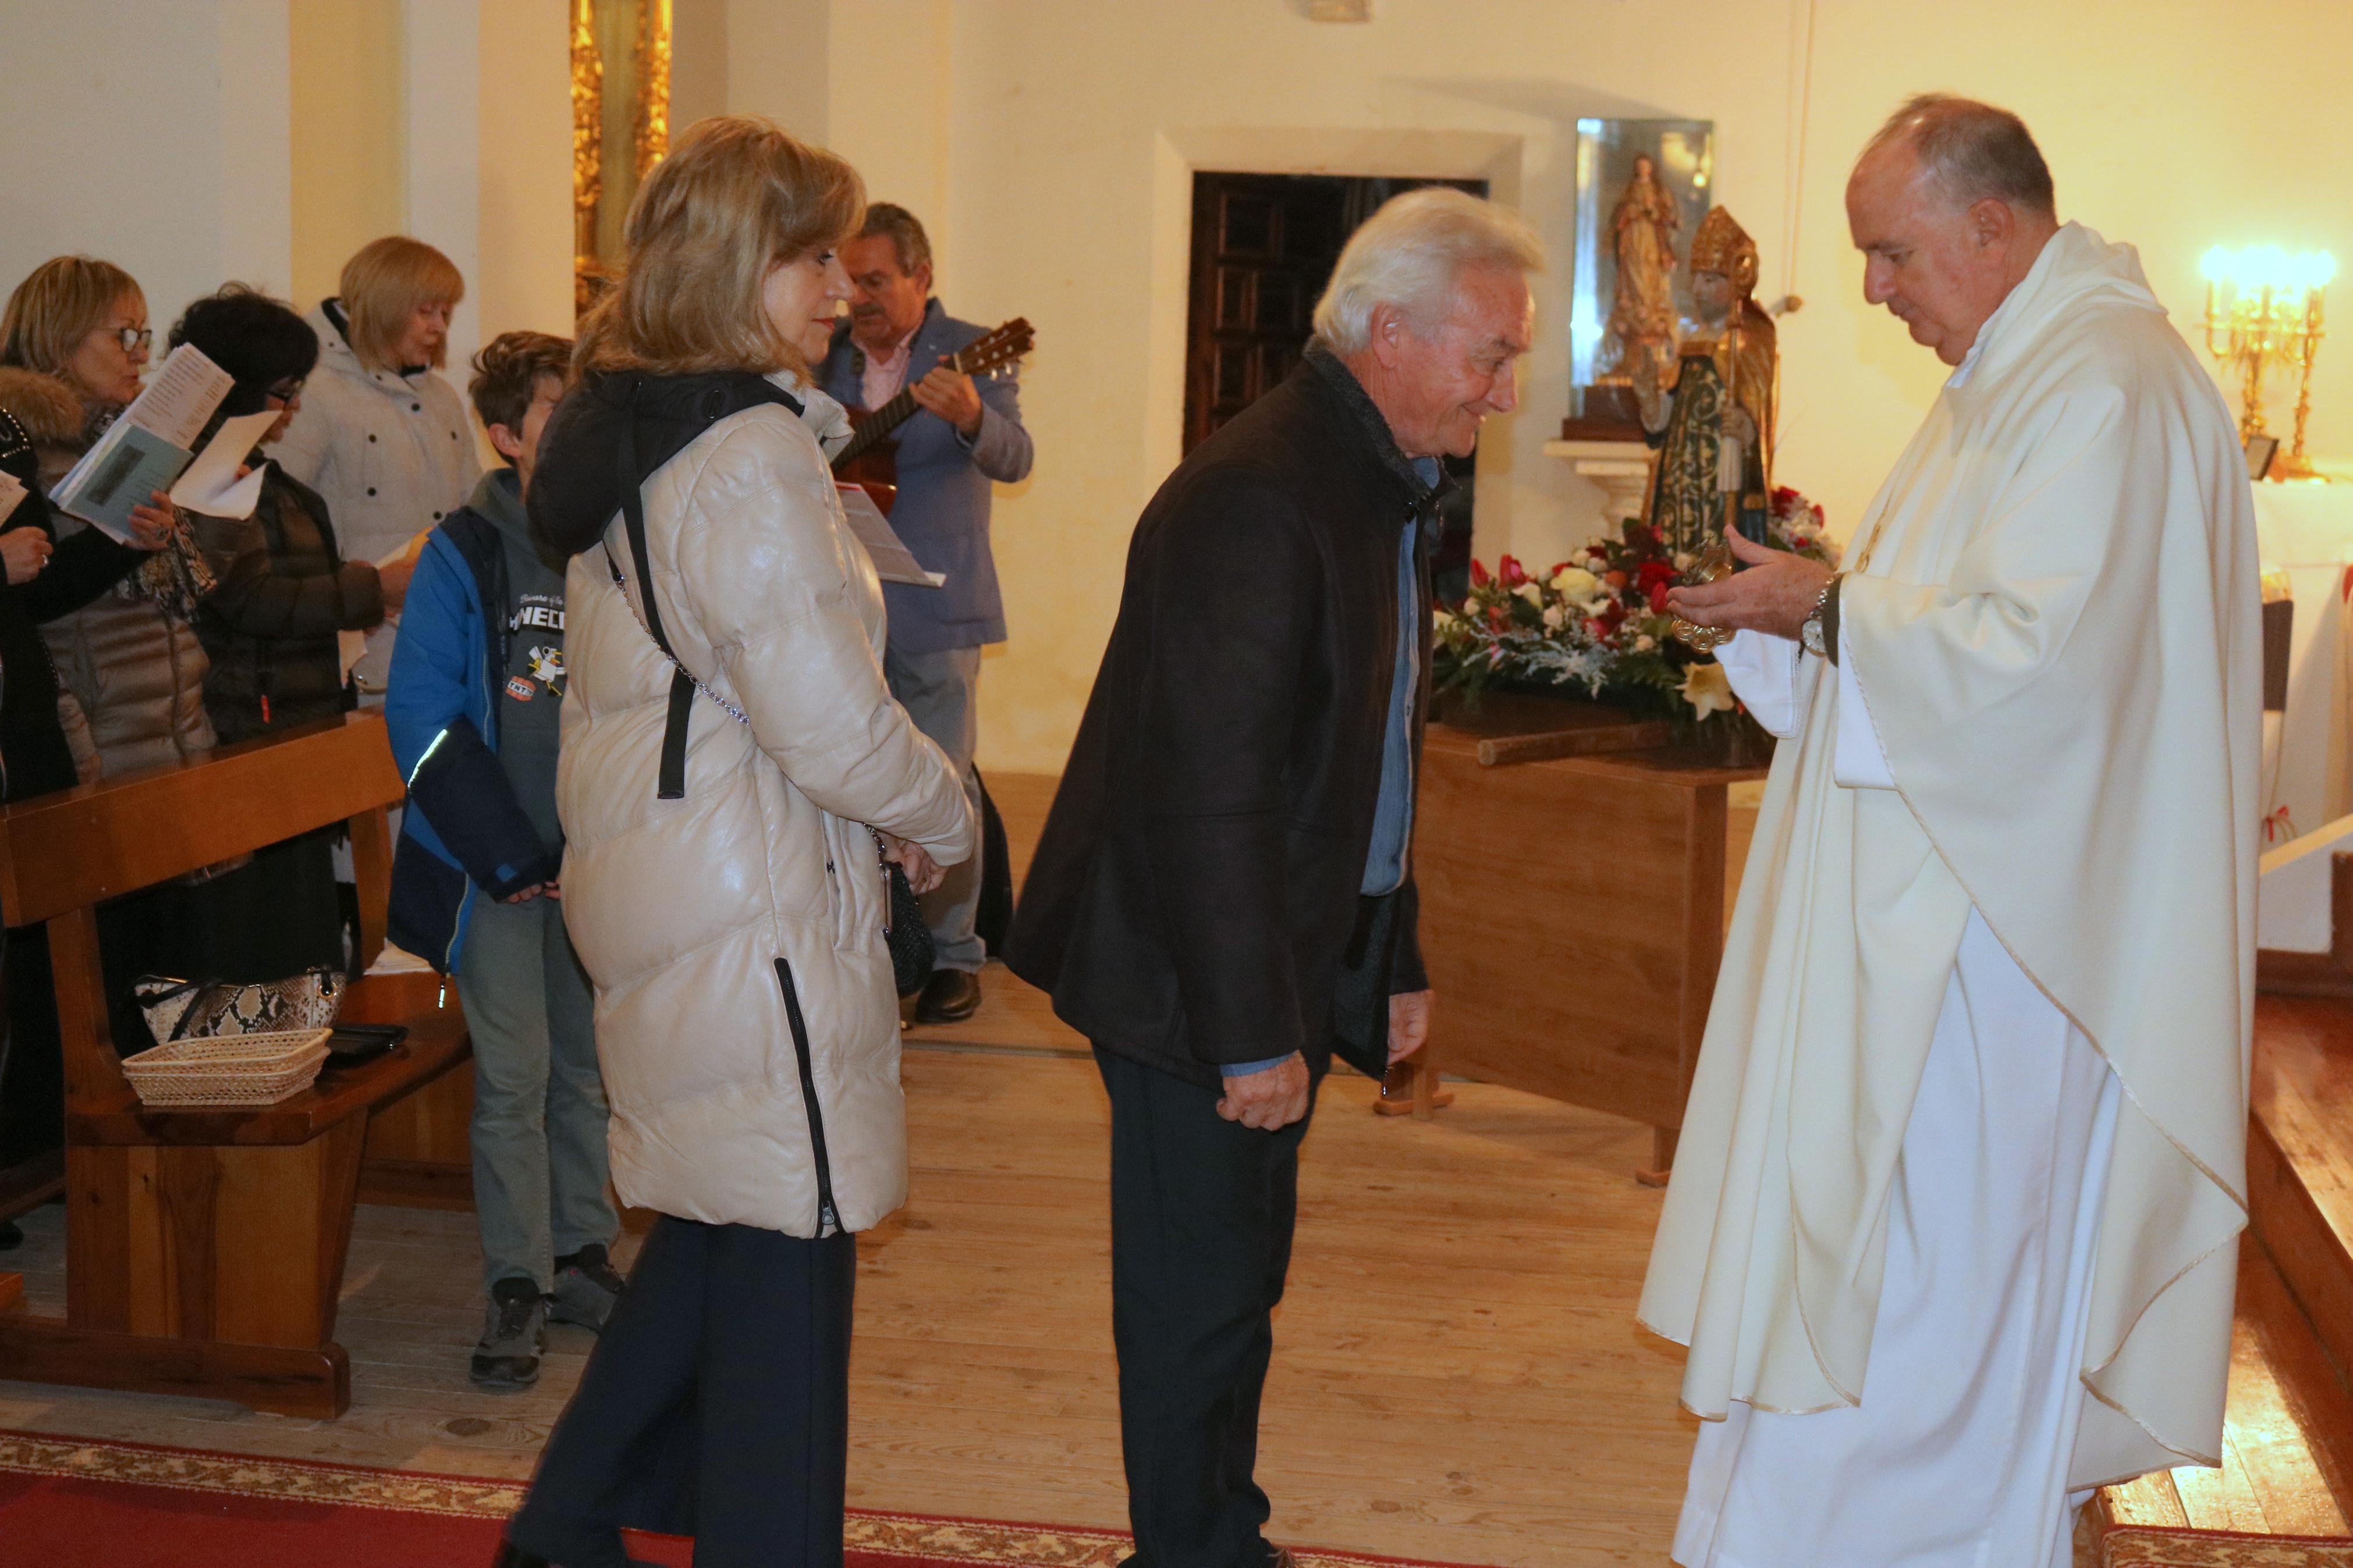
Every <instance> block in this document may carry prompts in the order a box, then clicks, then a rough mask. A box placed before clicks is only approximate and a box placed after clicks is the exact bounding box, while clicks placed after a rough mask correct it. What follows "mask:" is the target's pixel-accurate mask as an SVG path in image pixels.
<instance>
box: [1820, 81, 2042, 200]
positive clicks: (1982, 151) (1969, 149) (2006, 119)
mask: <svg viewBox="0 0 2353 1568" xmlns="http://www.w3.org/2000/svg"><path fill="white" fill-rule="evenodd" d="M1899 144H1901V145H1908V146H1909V147H1910V148H1911V149H1912V151H1913V153H1914V154H1915V155H1916V156H1917V157H1918V158H1919V160H1920V166H1921V168H1923V169H1924V170H1926V172H1927V174H1928V177H1929V178H1930V179H1931V180H1933V181H1935V182H1936V187H1937V188H1938V189H1939V190H1941V191H1942V192H1943V193H1944V194H1945V196H1946V198H1947V200H1949V201H1950V202H1952V204H1953V205H1955V206H1960V207H1966V206H1970V205H1974V204H1976V203H1978V202H1981V201H1984V200H1986V199H1987V198H1988V197H1991V198H1992V199H1993V200H1995V201H1998V202H2005V203H2007V204H2009V205H2010V206H2013V207H2015V208H2017V209H2018V210H2020V211H2021V212H2031V213H2036V214H2039V215H2041V216H2043V217H2047V218H2056V217H2057V216H2059V205H2058V200H2057V197H2056V196H2055V195H2053V194H2052V188H2051V165H2050V164H2048V163H2044V162H2043V161H2042V148H2040V147H2037V146H2036V145H2035V144H2034V136H2033V133H2032V132H2030V131H2028V130H2027V129H2026V121H2023V120H2021V119H2020V118H2019V117H2018V116H2017V115H2015V114H2012V113H2011V112H2010V110H2007V109H1997V108H1995V107H1994V106H1993V105H1992V104H1990V103H1979V102H1978V101H1977V100H1975V99H1969V98H1956V97H1954V96H1953V95H1952V94H1951V93H1947V92H1924V93H1921V94H1919V95H1918V96H1917V97H1915V98H1913V99H1910V100H1907V101H1906V102H1905V105H1904V107H1903V108H1901V109H1899V110H1896V111H1895V112H1894V114H1891V115H1889V116H1888V117H1887V123H1886V124H1884V125H1883V126H1881V127H1880V128H1879V132H1878V134H1876V135H1874V136H1873V137H1872V139H1871V142H1870V143H1869V144H1868V145H1867V146H1865V147H1864V148H1863V150H1862V158H1868V157H1870V156H1871V155H1872V154H1873V153H1877V152H1879V151H1880V150H1881V149H1883V148H1887V147H1893V146H1896V145H1899ZM1862 158H1858V159H1856V160H1855V162H1856V163H1861V162H1862Z"/></svg>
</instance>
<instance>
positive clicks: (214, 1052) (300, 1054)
mask: <svg viewBox="0 0 2353 1568" xmlns="http://www.w3.org/2000/svg"><path fill="white" fill-rule="evenodd" d="M331 1032H332V1031H330V1030H327V1029H288V1030H284V1031H280V1032H274V1033H270V1034H259V1035H224V1036H219V1037H214V1038H211V1039H202V1040H174V1041H173V1042H172V1043H171V1044H170V1045H167V1046H157V1047H155V1048H154V1049H153V1050H147V1051H141V1052H140V1053H139V1054H138V1055H137V1056H132V1057H125V1058H122V1075H123V1076H124V1077H125V1078H127V1079H130V1080H131V1087H132V1089H135V1090H137V1091H138V1095H139V1102H140V1103H141V1104H142V1105H152V1106H161V1107H166V1108H173V1107H183V1106H207V1105H275V1104H277V1103H278V1102H279V1101H280V1100H285V1099H287V1098H289V1097H290V1096H292V1095H297V1094H300V1093H301V1092H302V1091H303V1090H304V1089H308V1088H310V1087H311V1080H312V1079H316V1078H317V1077H318V1076H319V1068H321V1067H322V1066H323V1065H324V1064H325V1062H326V1060H327V1036H328V1035H329V1034H330V1033H331Z"/></svg>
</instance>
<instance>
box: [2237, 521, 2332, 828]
mask: <svg viewBox="0 0 2353 1568" xmlns="http://www.w3.org/2000/svg"><path fill="white" fill-rule="evenodd" d="M2255 538H2256V542H2257V548H2258V551H2259V552H2260V554H2261V557H2262V561H2263V570H2264V571H2265V572H2284V573H2285V574H2286V575H2287V580H2288V587H2289V590H2290V592H2291V594H2292V595H2293V596H2294V598H2295V629H2294V632H2293V635H2292V637H2291V639H2290V648H2291V651H2290V654H2289V659H2288V682H2287V711H2286V713H2285V714H2284V715H2283V716H2282V717H2281V719H2280V721H2277V724H2276V728H2277V731H2278V733H2277V736H2276V738H2274V735H2273V734H2271V733H2270V732H2269V731H2271V730H2272V729H2273V728H2274V725H2273V724H2271V723H2267V724H2266V725H2265V730H2266V731H2267V732H2266V734H2265V736H2264V742H2265V752H2266V754H2265V756H2264V759H2263V763H2264V765H2263V783H2264V786H2265V791H2266V798H2265V799H2264V801H2263V813H2264V815H2265V816H2266V817H2273V816H2274V813H2276V812H2278V811H2279V810H2280V809H2281V808H2283V807H2284V808H2285V809H2286V813H2287V818H2286V822H2285V823H2278V824H2277V825H2276V826H2274V828H2273V829H2272V830H2271V831H2270V832H2269V833H2268V834H2267V835H2266V837H2265V838H2264V845H2265V847H2267V848H2268V847H2278V846H2279V845H2282V844H2284V843H2286V842H2288V841H2289V840H2290V839H2292V838H2294V837H2296V836H2297V835H2299V834H2305V833H2310V832H2312V831H2313V830H2314V829H2316V828H2318V827H2320V826H2324V825H2325V824H2327V823H2329V822H2333V821H2334V820H2336V819H2337V817H2339V816H2344V815H2346V814H2347V813H2348V811H2353V712H2348V710H2353V668H2348V665H2353V638H2348V635H2347V626H2346V621H2347V616H2346V604H2345V597H2346V595H2345V584H2346V573H2347V568H2348V566H2353V483H2348V482H2345V481H2343V480H2339V481H2338V482H2337V483H2335V484H2323V483H2320V482H2317V481H2315V480H2309V479H2305V480H2295V481H2291V482H2289V483H2286V484H2274V483H2270V482H2265V483H2263V484H2258V485H2257V486H2255ZM2274 821H2275V822H2276V819H2275V818H2274ZM2289 824H2292V825H2293V830H2292V831H2288V830H2284V829H2286V828H2287V826H2288V825H2289Z"/></svg>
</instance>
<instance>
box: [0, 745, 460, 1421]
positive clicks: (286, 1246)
mask: <svg viewBox="0 0 2353 1568" xmlns="http://www.w3.org/2000/svg"><path fill="white" fill-rule="evenodd" d="M401 797H402V788H401V781H400V778H399V775H398V773H396V771H395V769H394V766H393V761H392V752H391V749H390V746H389V744H388V742H387V741H386V738H385V729H384V721H383V720H382V719H381V718H379V717H378V716H377V715H375V714H374V713H353V714H347V715H345V716H343V717H342V718H340V719H333V720H327V721H322V722H320V723H318V724H312V725H305V726H302V727H301V728H300V729H298V730H293V731H286V732H285V733H284V734H282V735H280V736H276V737H272V738H270V739H269V740H266V741H258V742H248V743H246V744H242V745H237V746H231V747H227V748H224V749H223V750H221V751H219V752H216V753H214V754H213V755H212V756H210V757H207V758H206V759H205V760H203V761H200V762H195V763H185V764H181V765H177V766H172V767H166V768H160V769H155V770H152V771H149V772H145V773H138V774H135V775H133V776H131V777H128V778H124V779H122V780H120V781H115V782H109V783H105V784H96V785H90V786H87V787H84V788H80V789H75V790H69V791H66V792H63V793H61V794H58V795H51V796H47V797H44V798H41V799H37V800H33V801H27V802H26V803H25V804H23V805H16V806H13V807H10V808H8V809H7V810H6V811H5V812H0V908H5V910H6V914H7V918H8V919H9V920H10V921H12V922H15V923H19V924H23V923H29V922H31V921H43V922H46V924H47V930H48V938H49V952H50V960H51V963H52V964H53V966H54V968H55V970H56V979H57V995H58V1025H59V1029H60V1033H61V1036H62V1041H63V1047H64V1057H65V1078H66V1150H65V1161H64V1184H65V1195H66V1203H67V1219H66V1226H67V1229H66V1312H65V1316H64V1317H62V1318H47V1317H37V1316H33V1315H30V1314H28V1313H26V1311H25V1310H23V1307H22V1303H21V1301H20V1300H17V1299H16V1298H17V1296H18V1294H19V1292H18V1291H16V1290H13V1289H10V1288H9V1283H8V1282H9V1281H12V1280H13V1279H14V1277H13V1276H11V1277H5V1278H0V1377H9V1378H19V1379H23V1380H26V1381H28V1382H35V1383H60V1384H77V1385H80V1386H83V1387H93V1388H111V1389H120V1390H127V1391H132V1392H137V1393H150V1394H194V1395H200V1396H203V1397H206V1398H213V1399H228V1400H234V1401H237V1402H238V1403H241V1404H244V1405H251V1406H252V1407H254V1408H256V1409H259V1410H271V1411H278V1412H281V1413H283V1414H286V1415H305V1416H314V1417H317V1416H333V1415H341V1414H342V1413H343V1410H344V1409H346V1408H347V1407H348V1406H349V1405H350V1404H351V1366H350V1361H349V1358H348V1357H346V1355H345V1354H344V1352H343V1347H342V1346H341V1345H339V1344H337V1343H336V1342H335V1306H336V1298H337V1295H338V1293H339V1291H340V1289H341V1288H342V1284H343V1260H344V1256H345V1253H346V1250H347V1248H348V1246H349V1243H350V1240H351V1230H352V1209H353V1204H354V1202H355V1201H356V1200H357V1197H358V1195H359V1192H360V1187H361V1173H362V1163H363V1156H364V1151H365V1150H366V1149H367V1148H368V1147H369V1146H370V1144H371V1142H375V1143H376V1144H377V1145H378V1148H379V1152H384V1153H385V1154H386V1155H387V1158H388V1159H389V1160H390V1161H391V1163H395V1164H406V1165H410V1166H416V1167H418V1168H419V1169H423V1170H426V1171H427V1176H426V1177H425V1178H419V1179H417V1180H411V1181H409V1182H408V1183H407V1184H408V1185H412V1186H414V1185H417V1184H420V1182H421V1184H422V1185H424V1186H426V1187H432V1186H434V1183H433V1181H432V1180H431V1179H430V1171H429V1168H430V1167H431V1165H432V1164H433V1163H434V1162H433V1161H432V1160H431V1159H429V1158H427V1156H428V1155H432V1154H435V1153H437V1152H438V1155H439V1157H440V1163H443V1164H448V1163H452V1162H453V1161H454V1162H455V1163H462V1161H463V1159H464V1152H463V1142H462V1138H463V1130H464V1114H463V1109H462V1107H463V1097H464V1096H465V1095H466V1094H467V1093H468V1092H469V1090H470V1072H461V1070H460V1069H461V1068H467V1067H468V1066H469V1058H470V1054H471V1049H470V1043H469V1041H468V1038H467V1035H466V1029H465V1024H464V1021H463V1018H462V1016H461V1015H460V1014H459V1011H458V1009H457V1006H456V999H455V997H454V996H451V997H449V998H448V1005H437V994H438V991H439V983H438V977H437V976H434V975H431V974H421V975H396V976H383V977H375V978H369V979H364V980H362V981H359V982H357V983H356V984H354V985H353V987H352V990H351V992H350V994H349V996H348V999H347V1001H346V1002H345V1005H344V1008H343V1016H345V1017H346V1018H349V1019H354V1020H357V1019H368V1020H374V1021H379V1022H385V1021H390V1022H399V1023H404V1024H406V1025H407V1026H408V1028H409V1035H408V1037H407V1039H406V1041H405V1042H404V1043H403V1044H401V1045H400V1046H398V1047H396V1048H395V1049H393V1050H392V1051H391V1052H389V1053H387V1054H385V1055H384V1056H380V1057H378V1058H375V1059H374V1060H372V1061H369V1062H365V1063H362V1064H360V1065H357V1066H354V1067H350V1068H332V1067H330V1068H328V1069H327V1070H326V1071H324V1072H322V1074H321V1075H320V1078H319V1080H318V1082H317V1083H315V1084H313V1085H312V1086H311V1088H310V1089H306V1090H304V1091H303V1092H302V1093H301V1094H299V1095H296V1096H294V1097H293V1098H292V1099H290V1100H283V1101H280V1103H279V1104H277V1105H273V1106H268V1107H262V1108H259V1109H254V1110H149V1109H147V1108H145V1107H143V1106H142V1105H141V1104H140V1102H139V1098H138V1096H137V1095H136V1094H135V1093H133V1092H132V1089H131V1086H130V1084H129V1082H128V1081H127V1080H126V1079H124V1077H123V1073H122V1068H121V1062H120V1060H119V1058H117V1056H116V1053H115V1047H114V1044H113V1041H112V1039H111V1033H110V1028H109V1025H108V1021H107V1009H106V1001H105V994H104V986H103V983H102V981H101V979H100V967H99V948H98V921H97V911H96V906H97V905H98V904H100V902H102V901H104V900H108V899H111V898H114V897H117V896H119V895H121V894H123V893H129V892H133V891H136V890H137V889H142V888H148V887H153V886H154V885H156V884H158V883H161V882H166V881H169V880H171V879H174V878H176V877H180V876H185V874H187V873H188V872H191V871H194V870H197V869H199V868H203V867H206V866H210V865H215V864H217V863H219V862H220V861H223V860H226V859H228V858H232V857H234V856H237V855H242V854H245V853H248V852H249V851H252V850H255V849H259V848H261V847H265V846H267V845H269V844H273V843H276V842H278V841H280V840H281V839H284V838H286V837H290V836H292V835H294V834H297V833H301V832H305V831H308V830H310V829H312V828H318V827H323V826H328V825H330V824H333V823H337V822H342V823H345V824H347V825H348V826H349V827H350V830H351V836H352V848H353V861H354V864H355V867H356V870H357V874H358V879H359V890H360V925H361V934H362V949H363V958H364V962H368V963H372V962H374V960H375V956H376V954H377V952H379V951H380V950H381V949H382V947H383V945H384V925H385V903H386V899H387V896H388V893H389V882H390V875H391V861H392V847H391V843H390V840H389V837H388V835H387V832H386V821H385V808H386V807H387V806H390V805H396V804H397V803H398V802H399V801H400V799H401ZM372 1118H373V1119H380V1120H382V1121H384V1123H385V1134H386V1135H385V1137H383V1138H380V1139H377V1140H373V1141H372V1140H371V1139H370V1136H369V1134H370V1122H371V1119H372ZM453 1124H454V1126H455V1128H456V1139H455V1141H454V1142H453V1140H452V1137H451V1134H450V1129H451V1127H452V1125H453ZM410 1174H411V1176H412V1177H413V1176H414V1175H415V1173H413V1172H412V1173H410ZM391 1185H392V1187H393V1188H394V1189H395V1190H394V1191H392V1192H389V1193H386V1194H376V1193H375V1192H373V1191H372V1192H371V1196H372V1197H373V1196H377V1195H385V1196H392V1197H394V1198H396V1199H397V1197H398V1196H399V1195H400V1192H399V1189H400V1188H401V1187H402V1186H403V1182H401V1181H395V1182H393V1183H392V1184H391ZM439 1190H440V1191H441V1192H442V1193H443V1194H444V1195H447V1194H448V1193H450V1192H453V1191H456V1190H458V1189H457V1188H455V1187H454V1186H453V1185H452V1184H451V1183H449V1182H448V1181H444V1182H442V1183H441V1184H440V1185H439Z"/></svg>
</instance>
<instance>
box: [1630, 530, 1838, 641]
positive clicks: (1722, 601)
mask: <svg viewBox="0 0 2353 1568" xmlns="http://www.w3.org/2000/svg"><path fill="white" fill-rule="evenodd" d="M1724 537H1725V541H1726V542H1728V543H1730V544H1731V546H1732V553H1733V554H1734V555H1735V556H1736V557H1738V558H1739V559H1740V560H1741V561H1742V562H1744V563H1746V565H1747V567H1748V570H1746V572H1734V573H1729V574H1726V575H1725V576H1722V577H1719V578H1717V579H1716V580H1715V582H1713V583H1695V584H1686V585H1685V586H1683V587H1680V588H1671V589H1669V590H1668V591H1667V608H1669V609H1670V610H1672V611H1673V612H1674V613H1675V614H1677V615H1679V616H1682V617H1683V619H1685V620H1687V621H1689V622H1691V624H1692V625H1694V626H1721V627H1726V628H1728V629H1730V630H1733V631H1755V632H1768V633H1770V634H1771V635H1773V636H1774V637H1788V638H1790V639H1791V640H1793V641H1794V640H1795V639H1796V637H1797V636H1798V628H1799V626H1802V625H1804V624H1805V619H1806V617H1807V616H1810V615H1812V614H1813V613H1814V605H1815V603H1816V601H1818V600H1819V599H1820V598H1821V596H1822V585H1823V584H1826V583H1828V582H1829V581H1830V580H1831V569H1830V568H1829V567H1827V566H1825V565H1823V564H1822V563H1820V562H1819V561H1810V560H1808V559H1807V558H1806V557H1805V556H1802V555H1799V554H1796V553H1794V552H1790V551H1787V550H1774V549H1771V548H1768V547H1767V546H1766V545H1762V544H1757V543H1753V542H1750V541H1749V540H1748V539H1746V537H1744V536H1743V535H1741V534H1740V533H1738V532H1737V531H1734V530H1732V529H1729V528H1727V529H1725V531H1724Z"/></svg>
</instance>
